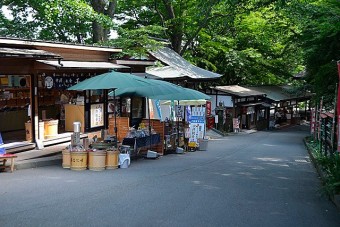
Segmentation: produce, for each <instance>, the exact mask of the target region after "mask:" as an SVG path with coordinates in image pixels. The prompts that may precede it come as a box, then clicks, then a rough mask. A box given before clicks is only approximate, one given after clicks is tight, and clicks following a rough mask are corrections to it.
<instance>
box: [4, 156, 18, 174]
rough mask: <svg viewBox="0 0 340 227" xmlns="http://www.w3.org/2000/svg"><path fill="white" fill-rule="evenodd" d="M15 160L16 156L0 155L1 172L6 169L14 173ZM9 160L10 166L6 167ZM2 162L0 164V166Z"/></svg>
mask: <svg viewBox="0 0 340 227" xmlns="http://www.w3.org/2000/svg"><path fill="white" fill-rule="evenodd" d="M15 158H17V156H16V155H14V154H3V155H0V169H1V170H2V169H3V170H5V169H7V168H10V169H11V172H13V171H14V159H15ZM9 159H10V160H11V165H10V166H6V162H7V160H9ZM1 162H2V164H1Z"/></svg>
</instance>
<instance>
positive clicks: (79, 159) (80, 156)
mask: <svg viewBox="0 0 340 227" xmlns="http://www.w3.org/2000/svg"><path fill="white" fill-rule="evenodd" d="M86 168H87V152H86V151H83V152H78V151H77V152H71V170H85V169H86Z"/></svg>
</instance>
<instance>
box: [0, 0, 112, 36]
mask: <svg viewBox="0 0 340 227" xmlns="http://www.w3.org/2000/svg"><path fill="white" fill-rule="evenodd" d="M3 4H4V5H7V6H8V7H9V9H10V10H11V11H12V16H13V19H5V20H1V18H0V20H1V21H2V22H0V23H6V24H5V25H6V27H5V28H6V29H5V30H4V31H0V32H1V33H0V35H10V36H14V37H21V38H28V39H43V40H55V41H63V42H75V41H76V42H83V41H86V40H88V42H90V38H91V35H92V32H91V31H92V30H91V26H92V22H93V21H97V22H98V23H100V24H102V25H104V26H112V25H113V24H112V21H111V19H110V18H108V17H106V16H104V15H103V14H99V13H97V12H95V11H94V10H93V8H92V7H91V6H90V5H89V3H88V1H86V0H24V1H20V0H5V1H4V3H3Z"/></svg>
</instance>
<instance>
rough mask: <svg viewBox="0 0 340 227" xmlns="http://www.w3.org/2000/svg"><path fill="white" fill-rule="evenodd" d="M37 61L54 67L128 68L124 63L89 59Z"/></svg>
mask: <svg viewBox="0 0 340 227" xmlns="http://www.w3.org/2000/svg"><path fill="white" fill-rule="evenodd" d="M38 62H40V63H43V64H46V65H50V66H54V67H56V68H73V69H74V68H79V69H129V68H130V67H128V66H124V65H117V64H113V63H111V62H89V61H60V64H59V62H58V61H46V60H38Z"/></svg>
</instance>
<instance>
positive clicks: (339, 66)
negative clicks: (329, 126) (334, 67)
mask: <svg viewBox="0 0 340 227" xmlns="http://www.w3.org/2000/svg"><path fill="white" fill-rule="evenodd" d="M337 64H338V74H339V80H340V61H338V62H337ZM338 86H339V87H338V100H337V108H336V112H337V116H338V124H337V126H338V130H337V132H338V133H337V138H338V147H337V151H338V152H340V127H339V126H340V89H339V88H340V82H338Z"/></svg>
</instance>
